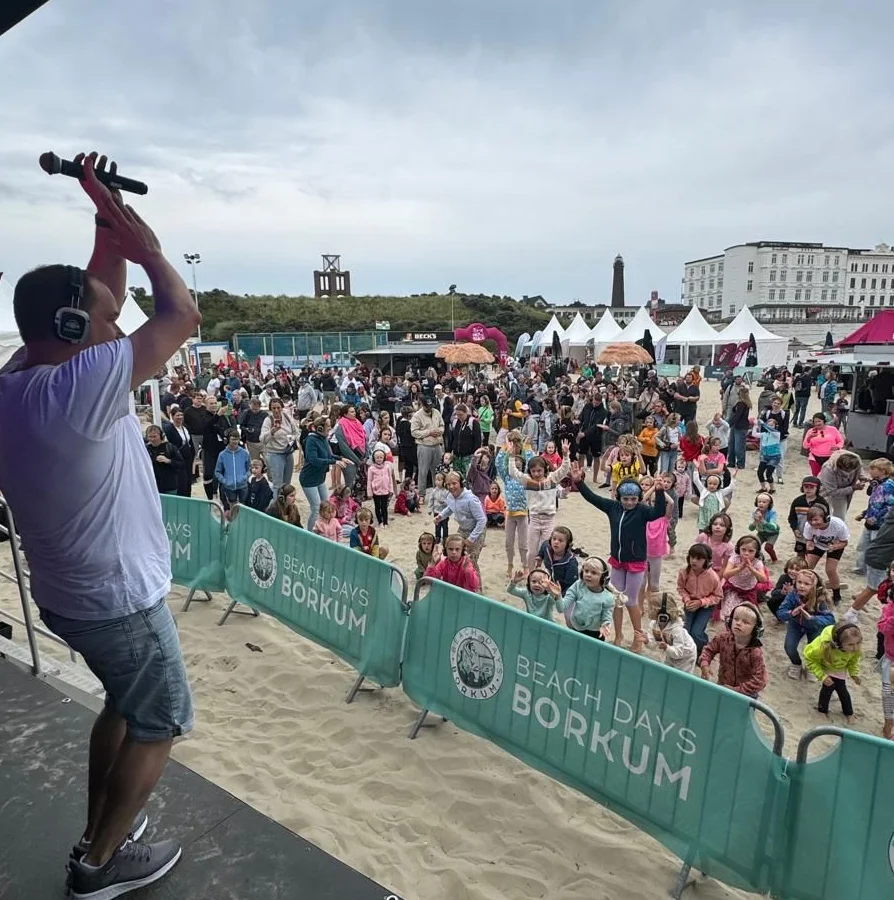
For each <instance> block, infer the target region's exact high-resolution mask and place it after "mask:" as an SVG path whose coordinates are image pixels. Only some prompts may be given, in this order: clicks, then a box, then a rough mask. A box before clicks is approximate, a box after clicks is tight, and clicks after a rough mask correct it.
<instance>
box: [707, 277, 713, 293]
mask: <svg viewBox="0 0 894 900" xmlns="http://www.w3.org/2000/svg"><path fill="white" fill-rule="evenodd" d="M708 290H709V291H713V290H714V279H713V278H709V279H708Z"/></svg>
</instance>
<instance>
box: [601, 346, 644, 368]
mask: <svg viewBox="0 0 894 900" xmlns="http://www.w3.org/2000/svg"><path fill="white" fill-rule="evenodd" d="M652 361H653V360H652V355H651V354H650V353H649V352H648V351H647V350H644V349H643V348H642V347H640V346H638V345H637V344H633V343H630V342H619V343H616V344H607V345H606V347H605V349H604V350H603V351H602V353H600V354H599V358H598V359H597V360H596V362H597V364H598V365H600V366H641V365H643V364H644V363H650V362H652Z"/></svg>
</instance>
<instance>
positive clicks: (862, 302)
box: [860, 294, 866, 306]
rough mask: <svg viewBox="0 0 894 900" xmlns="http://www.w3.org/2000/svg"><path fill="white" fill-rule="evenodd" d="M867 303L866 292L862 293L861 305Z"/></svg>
mask: <svg viewBox="0 0 894 900" xmlns="http://www.w3.org/2000/svg"><path fill="white" fill-rule="evenodd" d="M864 303H866V294H860V306H863V304H864Z"/></svg>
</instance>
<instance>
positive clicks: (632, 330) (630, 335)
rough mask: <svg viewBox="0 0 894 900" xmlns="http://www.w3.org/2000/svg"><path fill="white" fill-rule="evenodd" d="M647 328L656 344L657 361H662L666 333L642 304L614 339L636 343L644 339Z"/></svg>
mask: <svg viewBox="0 0 894 900" xmlns="http://www.w3.org/2000/svg"><path fill="white" fill-rule="evenodd" d="M647 330H648V332H649V334H650V335H651V337H652V343H653V344H654V345H655V362H656V363H660V362H662V361H663V360H664V347H665V333H664V332H663V331H662V330H661V329H660V328H659V327H658V326H657V325H656V324H655V323H654V322H653V321H652V317H651V316H650V315H649V310H648V307H645V306H641V307H640V308H639V309H638V310H637V312H636V315H635V316H634V317H633V318H632V319H631V320H630V321H629V322H628V323H627V327H626V328H625V329H624V330H623V331H622V332H621V333H620V334H619V335H617V336H616V337H615V338H614V340H615V341H622V342H627V343H631V344H635V343H636V342H637V341H639V340H642V338H643V337H644V335H645V333H646V331H647Z"/></svg>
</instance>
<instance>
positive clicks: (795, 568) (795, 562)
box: [767, 556, 807, 616]
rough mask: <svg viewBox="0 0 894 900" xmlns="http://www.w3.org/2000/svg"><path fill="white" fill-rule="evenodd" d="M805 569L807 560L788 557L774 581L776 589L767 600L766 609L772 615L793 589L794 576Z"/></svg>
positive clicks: (801, 557) (799, 557) (798, 557)
mask: <svg viewBox="0 0 894 900" xmlns="http://www.w3.org/2000/svg"><path fill="white" fill-rule="evenodd" d="M806 568H807V560H805V559H804V557H803V556H790V557H789V558H788V560H787V561H786V563H785V570H784V571H783V573H782V574H781V575H780V576H779V578H777V579H776V587H774V588H773V590H772V591H771V592H770V596H769V597H768V598H767V609H769V610H770V612H771V613H773V615H774V616H775V615H776V612H777V610H778V609H779V607H780V606H782V601H783V600H785V598H786V597H787V596H788V595H789V593H790V592H791V591H793V590H794V589H795V575H796V574H797V573H798V572H800V571H802V570H803V569H806Z"/></svg>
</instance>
